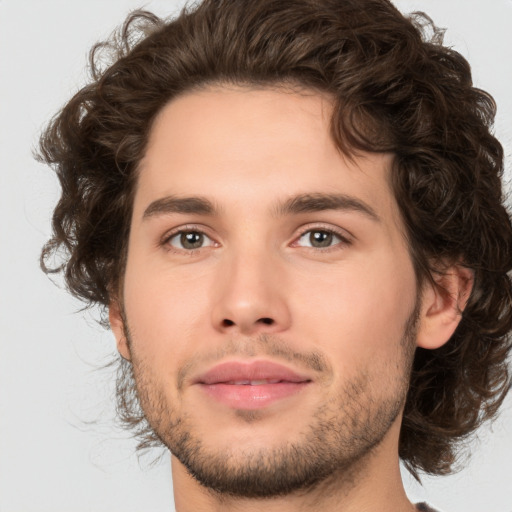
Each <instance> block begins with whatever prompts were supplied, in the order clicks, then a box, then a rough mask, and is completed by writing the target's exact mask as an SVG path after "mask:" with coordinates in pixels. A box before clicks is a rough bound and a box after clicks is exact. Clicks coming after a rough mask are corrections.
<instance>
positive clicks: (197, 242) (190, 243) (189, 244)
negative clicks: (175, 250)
mask: <svg viewBox="0 0 512 512" xmlns="http://www.w3.org/2000/svg"><path fill="white" fill-rule="evenodd" d="M181 245H182V246H183V247H184V248H185V249H198V248H199V247H201V245H203V234H202V233H197V232H195V231H191V232H189V233H182V234H181Z"/></svg>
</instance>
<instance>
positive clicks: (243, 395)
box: [194, 361, 312, 410]
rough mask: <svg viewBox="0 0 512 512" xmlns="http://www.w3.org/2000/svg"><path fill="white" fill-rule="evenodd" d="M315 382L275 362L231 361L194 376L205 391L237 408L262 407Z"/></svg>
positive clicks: (219, 400) (217, 399)
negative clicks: (196, 376)
mask: <svg viewBox="0 0 512 512" xmlns="http://www.w3.org/2000/svg"><path fill="white" fill-rule="evenodd" d="M311 382H312V379H311V378H310V377H309V376H307V375H304V374H301V373H299V372H296V371H294V370H292V369H290V368H288V367H286V366H283V365H281V364H278V363H274V362H272V361H251V362H241V361H228V362H225V363H221V364H219V365H216V366H214V367H213V368H212V369H210V370H208V371H207V372H205V373H203V374H202V375H200V376H199V377H198V378H197V379H195V381H194V384H197V385H199V387H200V388H201V390H202V391H204V392H205V393H206V394H207V395H208V396H210V397H212V398H214V399H215V400H216V401H218V402H220V403H222V404H224V405H227V406H228V407H231V408H234V409H246V410H247V409H261V408H264V407H267V406H269V405H271V404H273V403H275V402H277V401H279V400H283V399H286V398H288V397H290V396H293V395H295V394H297V393H299V392H300V391H302V390H303V389H304V388H305V387H307V386H308V385H309V384H310V383H311Z"/></svg>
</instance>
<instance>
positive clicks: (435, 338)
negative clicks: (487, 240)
mask: <svg viewBox="0 0 512 512" xmlns="http://www.w3.org/2000/svg"><path fill="white" fill-rule="evenodd" d="M433 277H434V281H435V284H433V283H431V282H430V281H426V282H425V284H424V286H423V290H422V303H421V312H420V324H419V329H418V335H417V342H416V344H417V346H418V347H422V348H426V349H430V350H432V349H436V348H439V347H441V346H443V345H444V344H445V343H446V342H447V341H448V340H449V339H450V338H451V337H452V335H453V333H454V332H455V329H456V328H457V326H458V325H459V322H460V320H461V317H462V312H463V311H464V308H465V307H466V304H467V302H468V299H469V296H470V294H471V290H472V288H473V272H472V271H471V270H470V269H468V268H465V267H462V266H459V265H453V266H450V267H448V268H446V269H444V270H443V272H442V273H439V274H436V275H434V276H433Z"/></svg>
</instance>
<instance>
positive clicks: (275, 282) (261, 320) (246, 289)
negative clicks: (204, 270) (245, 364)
mask: <svg viewBox="0 0 512 512" xmlns="http://www.w3.org/2000/svg"><path fill="white" fill-rule="evenodd" d="M220 267H221V268H218V275H217V278H216V282H215V284H214V287H215V290H213V294H214V301H213V308H212V321H213V326H214V328H215V329H216V330H218V331H222V332H229V333H233V334H243V335H246V336H254V335H258V334H261V333H267V334H271V333H274V334H277V333H280V332H283V331H285V330H286V329H288V328H289V326H290V322H291V315H290V310H289V304H288V301H287V286H286V279H285V276H284V272H283V269H282V268H280V266H279V264H278V262H276V261H274V260H272V258H271V257H269V256H268V255H265V254H262V253H261V252H260V253H257V254H256V253H254V252H252V253H251V254H247V253H246V254H245V255H242V254H239V255H238V256H234V257H231V258H229V259H227V260H226V261H224V262H223V263H222V265H220Z"/></svg>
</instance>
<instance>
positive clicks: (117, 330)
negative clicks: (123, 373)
mask: <svg viewBox="0 0 512 512" xmlns="http://www.w3.org/2000/svg"><path fill="white" fill-rule="evenodd" d="M108 319H109V322H110V328H111V329H112V332H113V333H114V337H115V338H116V344H117V350H118V352H119V354H121V357H123V359H126V360H127V361H130V360H131V354H130V347H129V345H128V339H127V337H126V332H125V325H124V318H123V314H122V312H121V306H120V305H119V302H118V301H117V300H116V301H112V302H110V304H109V307H108Z"/></svg>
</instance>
